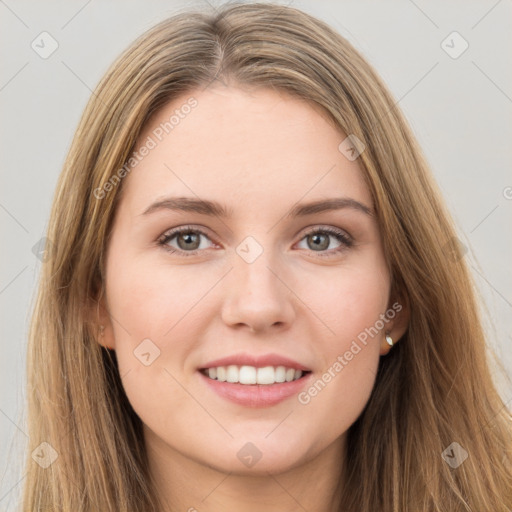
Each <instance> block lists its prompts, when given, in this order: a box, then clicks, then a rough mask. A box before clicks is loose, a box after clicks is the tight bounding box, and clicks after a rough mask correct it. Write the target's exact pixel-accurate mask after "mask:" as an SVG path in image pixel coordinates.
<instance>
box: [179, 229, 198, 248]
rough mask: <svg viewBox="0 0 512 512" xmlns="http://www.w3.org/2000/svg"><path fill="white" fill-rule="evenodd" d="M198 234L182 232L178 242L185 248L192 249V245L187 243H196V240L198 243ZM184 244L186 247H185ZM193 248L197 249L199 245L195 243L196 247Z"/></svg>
mask: <svg viewBox="0 0 512 512" xmlns="http://www.w3.org/2000/svg"><path fill="white" fill-rule="evenodd" d="M194 238H195V240H194ZM198 238H199V237H198V235H197V234H196V233H185V234H182V236H181V237H179V238H178V243H179V245H180V246H182V248H185V249H187V248H188V249H190V248H191V247H190V245H187V244H190V242H192V243H194V242H196V245H197V239H198ZM182 239H183V240H185V242H184V244H182V243H180V242H181V240H182ZM183 245H184V246H185V247H183ZM192 249H197V247H196V246H195V245H194V247H192Z"/></svg>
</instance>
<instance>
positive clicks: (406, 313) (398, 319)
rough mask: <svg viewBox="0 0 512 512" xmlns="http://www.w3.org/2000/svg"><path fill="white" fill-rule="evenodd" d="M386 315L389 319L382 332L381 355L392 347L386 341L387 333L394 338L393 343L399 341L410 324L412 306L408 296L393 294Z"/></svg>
mask: <svg viewBox="0 0 512 512" xmlns="http://www.w3.org/2000/svg"><path fill="white" fill-rule="evenodd" d="M386 317H387V318H388V319H389V321H388V322H387V323H386V326H385V328H384V329H383V332H382V337H383V339H382V342H381V348H380V355H386V354H387V353H388V352H389V351H390V350H391V348H392V347H390V345H389V344H388V343H387V341H386V335H388V336H389V337H390V338H391V339H392V340H393V345H394V344H395V343H397V342H398V341H399V340H400V338H402V336H403V335H404V334H405V332H406V331H407V328H408V326H409V318H410V307H409V301H408V300H407V298H406V297H403V296H399V295H393V296H392V297H391V299H390V301H389V304H388V309H387V310H386Z"/></svg>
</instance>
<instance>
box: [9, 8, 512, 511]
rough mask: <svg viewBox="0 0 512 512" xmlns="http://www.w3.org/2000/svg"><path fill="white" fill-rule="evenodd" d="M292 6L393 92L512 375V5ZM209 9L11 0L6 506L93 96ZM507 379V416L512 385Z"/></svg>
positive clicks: (15, 480)
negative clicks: (62, 193) (41, 45)
mask: <svg viewBox="0 0 512 512" xmlns="http://www.w3.org/2000/svg"><path fill="white" fill-rule="evenodd" d="M220 3H221V2H212V5H214V6H218V5H219V4H220ZM280 3H281V4H282V5H285V4H286V3H290V2H280ZM290 4H291V5H292V6H295V7H298V8H300V9H303V10H305V11H306V12H309V13H311V14H313V15H316V16H318V17H319V18H321V19H323V20H325V21H327V22H328V23H330V24H331V25H332V26H333V27H335V28H336V29H337V30H339V31H340V32H341V34H342V35H344V36H345V37H347V38H348V39H349V41H351V42H352V43H353V44H354V45H355V46H356V48H358V49H359V50H361V51H362V53H363V54H364V55H365V56H366V58H367V59H368V60H369V61H370V62H371V63H372V64H373V65H374V66H375V68H376V69H377V71H378V72H379V73H380V75H381V76H382V77H383V79H384V80H385V82H386V83H387V84H388V86H389V87H390V89H391V90H392V92H393V94H394V95H395V97H396V99H397V101H398V102H399V103H398V105H399V107H400V108H401V109H402V110H403V111H404V113H405V115H406V117H407V119H408V120H409V122H410V124H411V126H412V128H413V130H414V132H415V134H416V136H417V137H418V139H419V141H420V143H421V145H422V146H423V148H424V151H425V153H426V155H427V158H428V160H429V162H430V164H431V166H432V169H433V171H434V174H435V176H436V178H437V180H438V183H439V184H440V186H441V189H442V191H443V193H444V196H445V198H446V201H447V203H448V206H449V208H450V210H451V212H452V214H453V216H454V218H455V220H456V222H457V225H458V227H459V231H460V235H459V236H460V240H461V241H462V243H463V244H464V245H465V246H467V247H468V253H467V254H466V256H465V257H466V258H467V259H468V261H469V263H470V265H471V267H472V268H473V273H474V275H475V279H476V283H477V286H478V287H479V290H480V291H481V295H482V300H483V303H484V304H485V307H486V308H487V310H488V313H489V322H488V324H487V328H488V332H489V341H490V343H491V345H492V346H494V347H495V348H496V350H497V352H498V357H499V358H500V360H502V361H503V363H504V364H505V366H506V369H507V372H508V374H509V375H512V351H511V345H512V343H511V341H512V337H511V333H512V315H511V312H512V310H511V308H512V273H511V271H510V269H511V262H512V257H511V256H512V230H511V220H512V172H511V162H512V149H511V148H512V144H511V142H512V126H511V118H512V66H511V65H510V64H511V62H512V59H511V57H512V2H511V1H510V0H500V1H494V0H493V1H472V2H469V1H452V2H451V3H450V4H448V2H446V1H442V0H435V1H432V0H430V1H426V0H422V1H420V0H417V1H415V2H413V1H412V0H401V1H390V0H388V1H380V2H377V1H373V2H371V1H368V0H364V1H361V0H359V1H346V0H342V1H337V2H336V1H327V0H324V1H315V2H313V1H299V0H295V1H292V2H291V3H290ZM201 5H204V6H207V3H206V2H200V1H196V2H175V1H149V2H142V1H134V0H131V1H124V2H120V1H119V2H114V1H100V0H92V1H91V0H89V1H87V0H83V1H74V0H73V1H70V0H66V1H64V0H63V1H59V2H57V1H46V2H36V1H35V0H34V1H26V0H25V1H18V2H15V1H14V0H0V39H1V48H0V52H1V58H2V60H1V62H2V65H1V75H0V105H1V109H2V121H3V122H2V124H1V132H0V139H1V143H2V151H1V157H0V158H1V162H2V166H1V169H0V172H1V189H0V225H1V229H2V251H1V258H2V260H1V267H0V305H1V311H2V320H3V323H2V332H1V338H0V343H1V345H0V348H1V351H0V433H1V436H0V477H1V478H2V480H1V482H0V510H14V505H15V504H16V502H17V501H18V499H19V497H18V496H19V492H20V490H21V484H22V482H23V475H24V473H23V471H22V467H21V466H22V460H23V459H22V454H23V448H24V444H25V442H26V440H27V437H26V435H25V434H24V430H25V429H24V425H25V424H24V418H23V413H24V411H23V406H24V396H25V393H24V380H25V369H24V364H25V359H24V354H25V347H26V336H27V329H28V321H29V313H30V308H31V306H32V300H33V297H34V293H35V285H36V282H37V276H38V273H39V270H40V268H41V262H40V261H39V260H38V259H37V258H36V257H35V255H34V254H33V252H32V247H33V246H34V245H35V244H36V243H37V242H38V241H39V240H40V239H41V237H42V236H43V235H44V232H45V228H46V225H47V221H48V214H49V209H50V205H51V200H52V197H53V193H54V189H55V185H56V180H57V177H58V175H59V173H60V171H61V168H62V164H63V161H64V158H65V155H66V153H67V151H68V149H69V145H70V142H71V138H72V136H73V133H74V130H75V128H76V125H77V123H78V120H79V117H80V115H81V112H82V110H83V108H84V106H85V104H86V101H87V100H88V98H89V96H90V94H91V89H93V88H94V87H95V86H96V84H97V83H98V81H99V79H100V78H101V76H102V75H103V74H104V73H105V71H106V70H107V67H108V66H109V64H110V63H111V62H112V61H113V60H114V58H115V57H116V56H117V55H118V54H119V53H120V52H121V51H122V50H123V49H124V48H125V47H126V46H127V45H128V44H129V43H130V42H131V41H132V40H133V39H135V37H136V36H138V35H139V34H140V33H142V32H143V31H145V30H147V29H148V28H150V27H151V26H152V25H153V24H155V23H156V22H158V21H160V20H161V19H163V18H164V17H166V16H168V15H170V14H172V13H174V12H175V11H176V10H177V9H180V8H183V7H185V6H201ZM43 31H47V32H49V33H50V34H51V35H52V37H53V38H55V40H57V42H58V44H59V47H58V49H57V50H56V51H55V53H53V54H52V55H51V56H50V57H49V58H47V59H43V58H41V57H40V56H39V55H38V54H37V53H36V52H35V51H34V50H33V49H32V48H31V43H32V41H33V40H34V39H36V37H37V36H39V34H40V33H41V32H43ZM453 31H457V32H459V33H460V34H461V36H462V37H463V38H464V39H465V40H466V41H467V42H468V44H469V47H468V49H467V50H466V51H465V52H464V53H463V54H462V55H460V56H459V57H458V58H456V59H454V58H452V57H450V56H449V55H448V54H447V53H446V52H445V51H444V49H443V48H442V46H441V43H442V41H443V40H445V38H446V37H447V36H448V35H449V34H451V33H452V32H453ZM447 44H449V45H452V46H454V47H455V49H457V48H458V47H460V46H457V45H459V43H458V42H457V41H456V40H455V42H454V43H451V42H450V39H449V40H448V43H447ZM507 187H508V188H507ZM491 325H494V328H492V327H491ZM455 370H456V369H454V371H455ZM497 383H498V385H499V389H500V392H501V393H502V395H503V398H504V399H505V401H506V402H507V403H508V407H509V408H510V407H511V405H512V386H511V385H510V383H507V381H506V380H504V379H503V378H501V379H498V377H497Z"/></svg>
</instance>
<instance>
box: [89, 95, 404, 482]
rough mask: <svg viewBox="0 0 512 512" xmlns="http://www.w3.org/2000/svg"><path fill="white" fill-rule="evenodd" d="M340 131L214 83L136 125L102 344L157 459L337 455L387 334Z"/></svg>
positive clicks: (297, 459)
mask: <svg viewBox="0 0 512 512" xmlns="http://www.w3.org/2000/svg"><path fill="white" fill-rule="evenodd" d="M191 98H193V99H191ZM187 105H188V107H187ZM172 116H174V117H172ZM166 123H167V124H166ZM345 138H346V135H345V134H343V133H340V132H338V131H336V130H335V129H334V128H333V126H332V125H331V124H330V123H329V122H328V121H327V120H326V118H324V117H323V116H322V115H321V114H320V113H319V111H318V110H316V109H314V108H312V107H311V106H310V105H308V104H307V103H305V102H302V101H300V100H297V99H293V98H291V97H289V96H286V95H282V94H280V93H277V92H275V91H271V90H269V89H260V90H257V91H252V92H250V93H248V92H244V91H243V90H241V89H238V88H234V87H219V86H216V87H210V88H208V89H206V90H204V91H193V92H192V93H189V94H184V95H183V96H181V97H179V98H177V99H175V100H174V101H173V102H172V103H170V104H168V105H167V106H165V107H164V108H162V109H161V110H160V111H159V112H158V113H157V114H156V115H155V116H153V118H152V119H151V121H150V123H149V125H148V127H147V129H146V130H145V132H144V133H143V134H142V136H141V137H140V139H139V142H138V144H137V146H136V151H137V152H138V154H137V155H136V156H135V157H134V158H135V160H133V161H132V164H134V163H136V165H134V166H133V168H132V170H131V171H130V172H129V174H128V175H127V176H126V177H125V178H124V179H125V180H126V182H125V183H123V187H125V190H124V195H123V197H122V199H121V202H120V204H119V207H118V210H117V214H116V218H115V221H114V225H113V233H112V238H111V240H110V242H109V246H108V254H107V270H106V303H105V304H104V305H105V307H106V309H107V310H108V312H109V315H110V316H109V318H108V319H107V328H106V331H105V332H106V337H105V343H106V344H107V345H110V346H111V347H113V348H114V349H115V351H116V354H117V358H118V363H119V371H120V374H121V376H122V381H123V386H124V388H125V390H126V394H127V396H128V399H129V400H130V402H131V404H132V406H133V408H134V410H135V411H136V413H137V414H138V415H139V417H140V418H141V420H142V422H143V423H144V429H145V438H146V443H147V445H148V449H149V450H150V451H152V453H154V454H158V456H159V457H161V458H162V459H166V458H167V459H169V460H170V459H172V458H173V457H178V458H180V457H184V458H186V459H189V460H193V461H195V462H197V463H200V464H202V465H205V466H210V467H213V468H215V469H218V470H221V471H224V472H239V473H242V472H252V473H258V472H260V473H261V474H263V473H266V472H267V471H283V470H286V469H290V468H293V467H298V466H299V465H300V464H302V463H305V462H307V461H310V460H312V459H313V458H315V457H317V456H319V455H320V454H321V453H325V452H326V451H327V452H330V453H336V458H338V457H339V455H340V454H341V453H342V449H343V446H344V439H345V436H344V434H345V433H346V432H347V429H348V428H349V427H350V426H351V425H352V424H353V423H354V421H355V420H356V419H357V417H358V416H359V415H360V413H361V412H362V410H363V408H364V407H365V404H366V403H367V401H368V398H369V396H370V393H371V390H372V387H373V385H374V379H375V374H376V370H377V366H378V362H379V351H380V345H381V342H382V340H383V337H384V333H385V331H391V334H392V336H393V321H388V320H387V318H386V322H384V321H383V320H382V319H383V318H384V314H385V313H386V311H387V310H388V309H389V308H390V307H391V303H390V301H389V291H390V276H389V273H388V270H387V267H386V264H385V260H384V255H383V250H382V245H381V240H380V237H379V231H378V227H377V223H376V219H375V217H374V215H372V212H373V205H372V201H371V196H370V193H369V191H368V188H367V186H366V185H365V182H364V179H363V174H362V170H361V168H360V166H359V164H358V159H357V158H355V159H354V156H353V153H351V152H350V151H348V152H347V151H346V146H345V145H342V146H341V149H339V146H340V144H341V143H342V142H343V141H344V139H345ZM344 144H346V142H345V143H344ZM143 147H146V149H145V150H144V149H143ZM344 148H345V149H344ZM349 156H350V158H348V157H349ZM109 193H114V192H109ZM98 200H101V199H98ZM329 201H331V206H336V207H330V208H327V207H326V205H328V203H327V202H329ZM324 202H325V203H324ZM313 203H322V204H323V206H322V205H320V206H316V207H314V206H312V204H313ZM308 205H309V206H308ZM178 229H180V230H183V233H182V234H181V235H180V234H179V233H177V232H176V230H178ZM171 232H172V233H171ZM166 235H169V236H168V237H167V238H166ZM395 321H396V319H395ZM384 324H385V327H384V328H382V326H383V325H384ZM376 329H377V330H378V333H377V334H375V331H376ZM283 367H284V368H283ZM301 371H302V374H301ZM210 375H211V377H210ZM300 375H302V376H301V377H300V378H298V379H297V380H291V381H290V379H295V378H297V377H299V376H300ZM215 376H217V377H216V378H212V377H215ZM218 379H221V380H218ZM226 379H227V380H226ZM287 379H288V380H287ZM223 380H224V381H223ZM237 380H239V381H241V382H238V383H237V382H235V381H237ZM283 380H284V382H283ZM288 381H289V382H288ZM254 382H256V384H255V383H254ZM258 382H259V384H258Z"/></svg>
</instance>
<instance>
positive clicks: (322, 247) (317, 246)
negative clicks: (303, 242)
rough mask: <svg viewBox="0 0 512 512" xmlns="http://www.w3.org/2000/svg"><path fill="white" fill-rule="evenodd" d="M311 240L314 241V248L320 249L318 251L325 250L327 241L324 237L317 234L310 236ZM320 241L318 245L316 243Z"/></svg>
mask: <svg viewBox="0 0 512 512" xmlns="http://www.w3.org/2000/svg"><path fill="white" fill-rule="evenodd" d="M311 236H312V238H313V240H314V244H315V246H316V248H320V249H327V246H328V245H329V239H328V237H326V236H325V235H319V234H316V235H311ZM322 237H323V238H324V243H323V244H322V242H321V241H320V239H321V238H322ZM319 241H320V243H318V242H319Z"/></svg>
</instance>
